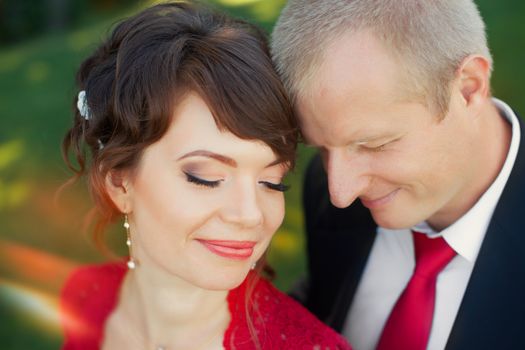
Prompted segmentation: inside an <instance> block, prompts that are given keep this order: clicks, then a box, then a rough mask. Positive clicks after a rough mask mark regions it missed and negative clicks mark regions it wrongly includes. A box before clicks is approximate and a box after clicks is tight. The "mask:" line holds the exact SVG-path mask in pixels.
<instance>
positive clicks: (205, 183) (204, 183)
mask: <svg viewBox="0 0 525 350" xmlns="http://www.w3.org/2000/svg"><path fill="white" fill-rule="evenodd" d="M184 175H186V180H188V182H191V183H194V184H196V185H199V186H204V187H210V188H215V187H217V186H219V182H221V181H222V180H216V181H207V180H203V179H201V178H199V177H196V176H193V175H191V174H188V173H186V172H184Z"/></svg>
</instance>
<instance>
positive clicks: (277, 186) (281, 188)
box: [259, 181, 290, 192]
mask: <svg viewBox="0 0 525 350" xmlns="http://www.w3.org/2000/svg"><path fill="white" fill-rule="evenodd" d="M259 183H260V184H262V185H264V186H266V187H268V188H269V189H270V190H273V191H279V192H286V191H288V190H289V189H290V185H285V184H283V183H278V184H274V183H272V182H268V181H259Z"/></svg>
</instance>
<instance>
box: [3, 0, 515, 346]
mask: <svg viewBox="0 0 525 350" xmlns="http://www.w3.org/2000/svg"><path fill="white" fill-rule="evenodd" d="M54 1H56V0H48V1H44V0H40V1H36V0H35V1H17V0H0V43H1V44H6V43H9V45H8V46H5V45H4V46H3V47H0V344H2V345H1V347H2V349H56V348H58V347H59V344H60V341H61V338H60V331H59V328H58V327H57V319H58V318H57V317H58V316H57V314H56V303H57V295H58V291H59V289H60V286H61V284H62V282H63V280H64V278H65V276H67V274H68V273H69V271H71V270H72V269H73V268H74V267H75V266H77V265H78V264H82V263H87V262H96V261H102V260H104V259H105V258H106V257H105V256H104V255H103V254H101V253H100V251H99V250H97V248H96V247H95V246H94V244H93V243H92V240H91V238H90V236H89V234H87V233H84V231H83V226H84V218H85V216H86V213H87V212H88V210H89V208H90V201H89V196H88V194H87V193H86V189H85V188H84V183H83V182H80V183H79V184H77V185H75V186H73V187H71V188H69V189H68V190H67V191H65V192H64V193H63V195H62V196H61V198H60V201H58V202H56V203H55V202H54V197H55V195H56V192H57V190H58V188H59V187H60V186H61V185H62V184H63V183H64V182H65V181H66V180H67V179H68V177H69V176H70V175H71V174H70V172H69V171H67V170H66V168H65V166H64V165H63V162H62V160H61V155H60V141H61V139H62V136H63V134H64V133H65V131H66V130H67V128H68V126H69V124H70V122H71V118H72V113H71V110H72V108H73V101H74V97H75V96H76V94H77V93H78V91H76V88H75V86H74V75H75V72H76V69H77V67H78V65H79V63H80V62H81V61H82V59H83V58H84V57H85V56H86V55H87V54H88V53H89V52H90V51H91V50H92V49H93V48H94V47H95V45H97V43H98V42H99V41H100V39H101V38H103V37H104V36H105V35H106V34H107V32H108V28H109V27H110V26H111V25H112V24H113V23H114V21H115V19H116V18H121V17H123V16H126V15H128V14H129V13H132V12H135V11H136V10H137V9H138V8H139V7H144V6H147V5H149V4H151V3H153V2H154V1H141V2H136V1H131V0H122V1H117V0H113V1H104V0H99V1H88V0H71V1H65V2H67V4H68V5H67V6H68V8H67V11H66V13H67V15H66V17H67V20H65V22H63V26H53V25H50V24H49V21H50V20H49V16H51V15H49V14H46V13H45V12H46V11H47V10H46V9H48V8H49V6H51V5H50V4H51V3H52V2H54ZM65 2H64V3H65ZM209 2H210V3H212V4H213V5H214V6H217V7H220V8H224V9H226V10H227V11H228V12H229V13H231V14H233V15H235V16H239V17H242V18H245V19H247V20H250V21H255V22H257V23H258V24H260V25H261V26H262V27H264V28H265V29H266V30H267V31H268V32H269V31H270V30H271V27H272V25H273V23H274V21H275V19H276V17H277V15H278V13H279V11H280V9H281V8H282V6H283V5H284V3H285V0H209ZM477 2H478V4H479V6H480V10H481V13H482V15H483V16H484V18H485V20H486V23H487V27H488V35H489V43H490V47H491V49H492V52H493V55H494V61H495V70H494V74H493V84H492V85H493V92H494V94H495V96H497V97H499V98H501V99H503V100H505V101H507V102H508V103H509V104H510V105H511V106H512V107H513V108H515V109H516V110H517V111H518V113H519V112H522V113H525V100H524V99H523V98H522V96H521V94H522V92H521V90H522V89H521V88H520V86H519V84H520V83H521V82H522V81H523V80H525V71H524V70H523V69H522V67H521V64H522V62H524V61H525V45H523V44H524V39H525V28H523V27H522V20H523V19H524V16H525V2H521V1H517V0H502V1H498V2H495V1H491V0H479V1H477ZM58 3H61V1H58ZM46 6H47V7H46ZM62 11H65V10H62ZM56 16H58V15H56ZM22 39H24V40H23V41H20V40H22ZM17 41H18V42H17ZM310 155H311V150H306V149H304V148H301V149H300V153H299V161H298V167H297V170H296V172H295V173H293V174H291V175H290V176H289V178H288V180H287V181H288V182H289V183H290V184H291V185H292V189H291V190H290V191H289V192H288V193H287V213H286V219H285V222H284V223H283V226H282V228H281V229H280V230H279V232H278V233H277V235H276V236H275V238H274V240H273V243H272V246H271V249H270V254H269V260H270V262H271V264H272V265H273V266H274V267H275V268H276V270H277V273H278V278H277V280H276V284H277V286H278V287H279V288H281V289H283V290H286V289H288V288H289V287H290V286H291V285H292V284H293V282H294V280H295V279H296V278H297V277H298V276H299V275H301V274H302V273H304V269H305V260H304V254H303V249H304V238H303V218H302V212H301V208H300V195H301V193H300V190H301V183H302V177H301V176H302V172H303V169H304V167H305V165H306V163H307V159H308V158H309V156H310ZM123 242H124V236H123V232H121V230H120V227H115V228H113V229H111V230H110V231H109V232H108V244H109V245H110V246H111V247H113V248H114V249H115V250H116V251H117V252H120V253H124V252H125V246H124V244H123Z"/></svg>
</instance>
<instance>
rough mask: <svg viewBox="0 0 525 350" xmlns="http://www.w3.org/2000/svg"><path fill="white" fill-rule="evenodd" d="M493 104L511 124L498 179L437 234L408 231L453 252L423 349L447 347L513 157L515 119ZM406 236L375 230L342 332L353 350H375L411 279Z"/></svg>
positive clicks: (441, 279) (516, 142)
mask: <svg viewBox="0 0 525 350" xmlns="http://www.w3.org/2000/svg"><path fill="white" fill-rule="evenodd" d="M493 102H494V104H495V105H496V107H497V108H498V110H499V111H500V114H501V115H502V116H504V117H506V119H507V120H508V121H509V123H510V124H511V125H512V138H511V143H510V147H509V151H508V153H507V158H506V160H505V163H504V164H503V167H502V168H501V171H500V173H499V175H498V176H497V178H496V179H495V180H494V182H493V183H492V185H491V186H490V187H489V188H488V189H487V191H486V192H485V193H484V194H483V195H482V196H481V198H480V199H479V200H478V202H476V204H475V205H474V206H473V207H472V208H471V209H470V210H469V211H468V212H467V213H465V215H463V216H462V217H461V218H460V219H459V220H458V221H456V222H455V223H454V224H452V225H451V226H449V227H447V228H446V229H444V230H443V231H441V232H439V233H436V232H434V231H433V230H432V229H431V228H430V227H429V226H428V225H427V224H426V223H425V222H423V223H420V224H418V225H416V226H414V227H413V228H412V229H413V230H414V231H418V232H423V233H425V234H428V235H429V236H430V237H439V236H442V237H443V238H444V239H445V241H447V243H448V244H449V245H450V246H451V247H452V249H454V251H456V253H457V256H456V257H454V258H453V259H452V261H451V262H450V263H449V264H448V265H447V266H446V267H445V268H444V269H443V271H442V272H441V273H440V274H439V276H438V280H437V286H436V304H435V309H434V318H433V322H432V328H431V331H430V338H429V341H428V346H427V349H428V350H441V349H444V348H445V346H446V343H447V340H448V337H449V335H450V332H451V330H452V326H453V324H454V320H455V318H456V315H457V313H458V310H459V306H460V304H461V300H462V299H463V295H464V293H465V290H466V288H467V284H468V281H469V279H470V275H471V273H472V269H473V268H474V264H475V262H476V259H477V256H478V253H479V249H480V247H481V243H482V242H483V239H484V237H485V233H486V231H487V227H488V225H489V223H490V219H491V217H492V214H493V213H494V209H495V207H496V204H497V203H498V200H499V197H500V195H501V193H502V191H503V188H504V187H505V184H506V183H507V179H508V177H509V175H510V172H511V170H512V167H513V165H514V161H515V159H516V155H517V153H518V146H519V143H520V126H519V124H518V123H519V122H518V119H517V117H516V115H515V114H514V112H513V111H512V109H511V108H510V107H509V106H508V105H507V104H506V103H504V102H502V101H500V100H497V99H493ZM410 231H411V229H402V230H389V229H385V228H381V227H378V229H377V238H376V240H375V242H374V245H373V247H372V250H371V252H370V256H369V258H368V262H367V265H366V267H365V270H364V272H363V277H362V278H361V281H360V283H359V286H358V288H357V290H356V294H355V297H354V301H353V303H352V306H351V307H350V311H349V313H348V315H347V319H346V322H345V325H344V327H343V334H344V336H345V337H346V338H347V339H348V340H349V341H350V343H351V344H352V346H353V347H354V349H356V350H372V349H374V348H375V346H376V344H377V342H378V341H379V337H380V336H381V332H382V330H383V326H384V324H385V323H386V321H387V319H388V316H389V315H390V312H391V310H392V308H393V306H394V304H395V303H396V301H397V299H398V298H399V296H400V295H401V293H402V292H403V290H404V288H405V286H406V284H407V283H408V281H409V280H410V278H411V276H412V272H413V269H414V265H415V261H414V247H413V243H412V235H411V232H410Z"/></svg>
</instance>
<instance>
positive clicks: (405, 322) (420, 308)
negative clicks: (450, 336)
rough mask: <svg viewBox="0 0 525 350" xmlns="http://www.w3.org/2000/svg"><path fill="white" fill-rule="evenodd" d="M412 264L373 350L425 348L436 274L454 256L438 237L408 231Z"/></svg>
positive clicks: (430, 319) (422, 349)
mask: <svg viewBox="0 0 525 350" xmlns="http://www.w3.org/2000/svg"><path fill="white" fill-rule="evenodd" d="M412 237H413V240H414V250H415V257H416V267H415V269H414V273H413V274H412V278H411V279H410V281H409V282H408V284H407V286H406V287H405V290H404V291H403V293H402V294H401V296H400V297H399V299H398V300H397V302H396V304H395V306H394V308H393V309H392V312H391V313H390V316H389V318H388V320H387V322H386V324H385V327H384V328H383V334H382V335H381V339H380V340H379V344H378V346H377V350H424V349H426V347H427V343H428V337H429V335H430V327H431V326H432V318H433V316H434V303H435V299H436V280H437V276H438V275H439V273H440V272H441V270H443V269H444V268H445V266H447V264H448V263H449V262H450V260H452V258H453V257H454V256H455V255H456V253H455V252H454V250H452V248H450V246H449V245H448V244H447V242H445V240H444V239H443V238H442V237H439V238H429V237H428V236H427V235H425V234H421V233H418V232H412Z"/></svg>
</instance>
